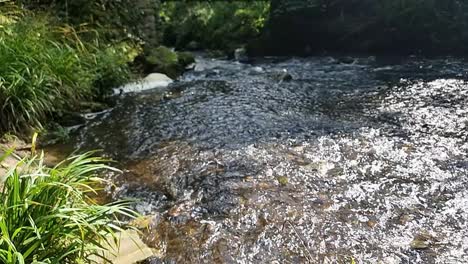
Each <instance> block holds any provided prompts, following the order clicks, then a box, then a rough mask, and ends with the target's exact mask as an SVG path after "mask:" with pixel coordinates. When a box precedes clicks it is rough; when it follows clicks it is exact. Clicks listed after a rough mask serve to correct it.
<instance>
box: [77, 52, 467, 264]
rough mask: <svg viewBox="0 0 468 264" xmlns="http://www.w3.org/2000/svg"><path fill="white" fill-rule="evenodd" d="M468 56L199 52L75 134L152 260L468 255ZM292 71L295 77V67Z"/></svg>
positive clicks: (433, 259) (395, 259)
mask: <svg viewBox="0 0 468 264" xmlns="http://www.w3.org/2000/svg"><path fill="white" fill-rule="evenodd" d="M467 69H468V63H466V62H464V61H462V60H455V59H450V58H448V59H447V58H444V59H432V60H425V59H420V58H412V57H409V58H377V59H375V58H355V61H354V63H353V64H342V63H338V62H337V61H336V60H335V59H333V58H330V57H315V58H304V59H296V58H288V59H278V58H271V59H263V60H261V61H257V62H256V63H254V64H253V65H247V64H239V63H235V62H230V61H221V60H210V59H203V58H198V64H197V67H196V69H195V70H194V71H192V72H189V73H186V74H185V75H184V76H183V77H182V78H181V79H180V80H179V81H178V82H175V83H173V84H172V85H171V86H170V87H169V88H168V89H167V90H165V91H161V90H158V91H146V92H143V93H139V94H134V95H127V96H125V97H124V98H122V99H121V102H120V103H119V104H118V106H116V107H115V108H113V109H111V110H110V111H108V112H106V113H102V114H100V115H98V116H96V117H95V118H94V119H92V120H90V121H89V123H88V124H87V125H86V127H85V128H83V129H82V130H81V131H80V132H79V134H78V135H77V137H76V142H77V145H76V146H77V147H79V148H80V149H82V150H87V149H96V148H100V149H103V150H104V153H105V154H106V155H109V156H111V157H113V158H115V159H116V160H117V161H119V162H120V164H121V168H122V169H123V170H124V173H122V174H114V175H110V177H112V180H113V181H114V182H115V184H116V186H115V187H113V188H109V191H110V192H111V193H112V195H113V197H114V198H122V197H131V198H137V199H139V202H138V204H137V205H136V208H137V209H138V211H140V212H141V213H143V214H145V215H148V216H150V217H148V219H149V220H150V221H149V222H148V223H149V226H148V228H147V229H144V233H145V239H146V242H147V243H148V245H149V246H151V247H153V248H154V249H155V257H154V258H153V259H152V260H151V261H150V262H151V263H353V261H354V263H468V173H467V172H468V159H467V158H468V142H467V138H468V132H467V128H468V82H465V79H467V77H468V72H467ZM284 70H287V71H288V72H289V73H290V74H291V76H292V77H293V80H291V81H287V80H281V78H280V76H281V75H284Z"/></svg>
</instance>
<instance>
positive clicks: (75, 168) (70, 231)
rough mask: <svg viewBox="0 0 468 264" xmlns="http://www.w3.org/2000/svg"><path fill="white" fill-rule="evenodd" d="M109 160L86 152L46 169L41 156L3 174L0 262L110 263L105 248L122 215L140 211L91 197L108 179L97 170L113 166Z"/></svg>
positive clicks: (124, 204) (117, 227)
mask: <svg viewBox="0 0 468 264" xmlns="http://www.w3.org/2000/svg"><path fill="white" fill-rule="evenodd" d="M7 155H11V153H8V152H7V154H5V155H4V156H3V157H0V162H1V161H2V160H3V159H4V158H6V156H7ZM104 162H105V161H104V160H103V159H101V158H95V157H92V156H91V155H90V154H85V155H81V156H76V157H72V158H69V159H67V160H65V161H64V162H62V163H60V164H59V165H57V166H56V167H54V168H47V167H46V166H44V165H43V156H36V157H29V158H25V159H22V160H21V161H20V162H19V163H18V165H17V166H16V167H14V168H12V169H11V170H9V172H8V173H7V174H6V175H0V179H3V182H2V185H3V186H2V187H1V189H0V191H1V192H0V263H12V264H16V263H57V264H58V263H94V262H93V260H96V257H97V259H101V260H102V261H104V262H105V261H106V259H105V257H104V255H103V250H104V249H105V248H108V247H109V242H108V241H110V240H109V239H112V238H113V239H114V240H116V235H115V234H116V232H118V231H120V230H121V226H122V223H121V222H120V221H119V217H127V218H133V217H134V216H136V214H135V213H134V212H133V211H132V210H130V209H129V208H128V202H115V203H111V204H106V205H98V204H96V203H95V202H93V200H92V199H91V197H90V196H92V195H95V194H96V189H95V188H96V186H97V185H99V184H101V183H102V181H103V180H102V179H101V178H99V177H97V176H96V175H97V172H98V171H101V170H109V169H110V170H113V169H112V168H110V167H108V166H106V165H104Z"/></svg>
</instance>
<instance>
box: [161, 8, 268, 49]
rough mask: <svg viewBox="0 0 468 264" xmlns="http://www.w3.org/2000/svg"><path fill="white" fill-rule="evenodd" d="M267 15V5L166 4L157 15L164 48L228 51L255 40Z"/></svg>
mask: <svg viewBox="0 0 468 264" xmlns="http://www.w3.org/2000/svg"><path fill="white" fill-rule="evenodd" d="M268 12H269V1H229V2H226V1H167V2H164V3H163V4H162V5H161V7H160V10H159V15H160V17H161V19H160V20H161V21H162V22H161V23H162V28H164V39H165V42H166V44H168V45H174V46H176V47H178V48H185V47H187V46H190V45H189V44H190V42H194V41H195V42H198V43H199V44H200V46H201V47H203V48H208V49H223V50H229V49H233V48H236V47H239V46H240V45H242V44H245V42H247V41H249V40H250V39H253V38H255V37H257V36H258V35H259V33H260V31H261V29H262V28H263V26H264V24H265V21H266V18H267V16H268Z"/></svg>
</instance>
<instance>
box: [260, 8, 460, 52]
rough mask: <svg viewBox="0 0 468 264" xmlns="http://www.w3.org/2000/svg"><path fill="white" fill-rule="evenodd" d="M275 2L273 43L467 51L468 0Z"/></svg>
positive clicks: (272, 20) (272, 28)
mask: <svg viewBox="0 0 468 264" xmlns="http://www.w3.org/2000/svg"><path fill="white" fill-rule="evenodd" d="M272 7H273V10H272V14H271V17H272V19H271V21H270V25H269V30H270V32H272V34H274V35H276V36H277V38H276V39H274V40H271V39H269V40H267V41H269V42H273V43H272V45H278V46H280V45H283V46H287V45H288V44H289V45H291V44H292V43H299V44H300V45H303V46H305V44H304V43H301V41H303V42H306V44H307V45H308V46H310V47H311V48H313V49H315V50H326V49H334V50H337V49H338V50H341V51H344V50H353V51H356V50H358V51H387V52H392V51H393V52H417V51H419V50H421V51H425V52H427V53H430V52H453V51H456V50H458V51H464V50H466V47H464V45H462V44H461V43H465V42H466V41H468V31H467V30H466V28H467V26H468V12H467V11H468V2H467V1H460V0H447V1H437V0H379V1H375V0H336V1H329V0H312V1H293V0H291V1H282V0H272ZM288 36H289V37H288ZM283 39H285V40H284V41H282V40H283ZM288 42H289V43H288ZM295 48H296V49H301V50H302V49H304V47H301V48H300V47H295Z"/></svg>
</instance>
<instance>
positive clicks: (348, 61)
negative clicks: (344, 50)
mask: <svg viewBox="0 0 468 264" xmlns="http://www.w3.org/2000/svg"><path fill="white" fill-rule="evenodd" d="M338 61H339V62H340V63H343V64H353V63H355V62H356V59H354V58H353V57H341V58H338Z"/></svg>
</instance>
